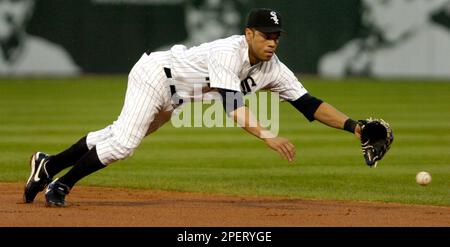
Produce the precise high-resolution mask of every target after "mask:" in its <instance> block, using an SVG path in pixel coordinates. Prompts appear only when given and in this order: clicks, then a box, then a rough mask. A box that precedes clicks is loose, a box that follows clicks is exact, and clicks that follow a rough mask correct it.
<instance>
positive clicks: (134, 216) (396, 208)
mask: <svg viewBox="0 0 450 247" xmlns="http://www.w3.org/2000/svg"><path fill="white" fill-rule="evenodd" d="M23 186H24V185H23V184H18V183H0V190H1V191H2V193H0V219H1V220H0V226H3V227H5V226H6V227H17V226H44V227H47V226H55V227H56V226H140V227H154V226H174V227H177V226H183V227H184V226H185V227H195V226H301V227H304V226H306V227H308V226H322V227H328V226H338V227H342V226H343V227H346V226H426V227H427V226H444V227H448V226H450V207H440V206H425V205H404V204H397V203H374V202H353V201H324V200H303V199H287V198H273V197H244V196H228V195H216V194H202V193H187V192H167V191H154V190H141V189H120V188H102V187H86V186H77V187H75V188H74V189H73V191H71V194H69V195H68V197H67V198H66V199H67V201H68V204H69V206H68V207H65V208H48V207H45V200H44V195H43V193H40V194H39V195H38V196H37V198H36V200H35V202H34V203H32V204H24V203H23V202H22V192H23Z"/></svg>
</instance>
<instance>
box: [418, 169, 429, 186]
mask: <svg viewBox="0 0 450 247" xmlns="http://www.w3.org/2000/svg"><path fill="white" fill-rule="evenodd" d="M416 182H417V183H418V184H420V185H423V186H425V185H427V184H429V183H430V182H431V175H430V174H429V173H428V172H424V171H422V172H419V173H417V175H416Z"/></svg>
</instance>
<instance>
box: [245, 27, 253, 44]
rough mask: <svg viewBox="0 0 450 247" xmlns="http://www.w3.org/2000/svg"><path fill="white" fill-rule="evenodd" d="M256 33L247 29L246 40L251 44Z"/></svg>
mask: <svg viewBox="0 0 450 247" xmlns="http://www.w3.org/2000/svg"><path fill="white" fill-rule="evenodd" d="M253 35H254V32H253V30H252V29H250V28H248V27H247V28H245V39H246V40H247V42H249V41H250V40H251V39H252V38H253Z"/></svg>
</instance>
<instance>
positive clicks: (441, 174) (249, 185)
mask: <svg viewBox="0 0 450 247" xmlns="http://www.w3.org/2000/svg"><path fill="white" fill-rule="evenodd" d="M301 79H302V82H303V84H304V85H305V87H306V88H307V89H308V90H309V91H310V92H311V93H312V94H313V95H316V96H318V97H320V98H322V99H324V100H326V101H327V102H329V103H331V104H332V105H334V106H335V107H337V108H338V109H340V110H342V111H343V112H345V113H347V114H349V115H350V116H351V117H352V118H354V119H362V118H366V117H369V116H373V117H382V118H383V119H385V120H387V121H388V122H390V123H391V126H392V127H393V129H394V134H395V140H394V143H393V145H392V148H391V150H390V151H389V153H388V154H387V155H386V157H385V159H384V160H382V161H381V162H380V163H379V167H378V168H375V169H370V168H369V167H367V166H366V165H365V164H364V163H363V157H362V154H361V152H360V150H359V144H358V142H357V139H356V138H354V137H353V136H352V135H350V134H348V133H347V132H344V131H339V130H335V129H331V128H328V127H325V126H323V125H321V124H320V123H317V122H313V123H309V122H307V120H306V119H305V118H304V117H303V116H302V115H300V114H299V113H297V112H296V110H295V109H294V108H293V107H291V106H290V105H289V104H281V106H280V112H281V116H280V135H281V136H283V137H287V138H289V139H290V140H291V141H292V142H293V143H294V144H295V145H296V147H297V160H296V161H295V162H294V163H288V162H286V161H283V160H281V159H280V158H279V156H278V154H276V153H275V152H273V151H271V150H269V149H268V148H266V147H265V145H264V143H262V142H261V141H259V140H257V139H256V138H254V137H252V136H250V135H248V134H246V133H245V131H243V130H242V129H239V128H174V127H172V126H171V124H170V123H169V124H167V125H166V126H164V127H163V128H161V129H160V130H159V131H158V132H156V133H154V134H153V135H151V136H150V137H148V138H146V139H145V140H144V141H143V142H142V144H141V146H140V147H139V149H138V150H136V152H135V154H134V156H132V157H130V158H128V159H126V160H124V161H120V162H117V163H114V164H112V165H111V166H110V167H108V168H106V169H103V170H101V171H99V172H97V173H95V174H93V175H91V176H89V177H87V178H85V179H83V180H82V181H81V182H80V184H83V185H94V186H112V187H132V188H148V189H162V190H171V191H196V192H212V193H225V194H239V195H264V196H285V197H290V198H311V199H337V200H363V201H384V202H400V203H410V204H431V205H446V206H449V205H450V83H444V82H438V81H411V82H410V81H406V80H404V81H392V80H385V81H380V80H369V79H349V80H346V81H339V82H337V81H326V80H322V79H318V78H315V77H305V78H301ZM125 88H126V76H111V77H100V76H98V77H97V76H93V77H84V78H79V79H27V80H26V79H14V80H13V79H9V80H7V79H2V80H0V181H8V182H22V183H23V182H25V180H26V179H27V177H28V175H29V168H28V158H29V156H30V154H31V153H32V152H33V151H36V150H41V151H45V152H49V153H56V152H59V151H61V150H62V149H64V148H66V147H67V146H69V145H71V144H72V143H73V142H75V141H77V140H78V139H79V138H80V137H81V136H83V135H85V134H86V133H88V132H89V131H91V130H97V129H101V128H103V127H105V126H106V125H107V124H110V123H111V122H112V121H114V120H115V118H116V117H117V115H118V114H119V112H120V109H121V106H122V102H123V96H124V90H125ZM422 170H425V171H428V172H430V173H431V174H432V176H433V181H432V183H431V184H430V185H428V186H425V187H422V186H419V185H417V184H416V183H415V175H416V173H417V172H419V171H422Z"/></svg>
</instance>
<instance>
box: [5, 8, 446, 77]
mask: <svg viewBox="0 0 450 247" xmlns="http://www.w3.org/2000/svg"><path fill="white" fill-rule="evenodd" d="M253 7H269V8H275V9H277V10H279V11H280V12H281V14H282V17H283V22H284V29H285V30H286V31H287V34H286V35H283V37H282V40H281V45H280V48H279V52H278V56H279V57H280V58H281V60H282V61H283V62H284V63H285V64H286V65H287V66H288V67H290V68H291V69H292V70H293V71H294V72H296V73H302V74H319V75H321V76H324V77H345V76H367V77H410V78H418V77H423V78H444V79H450V1H449V0H345V1H331V0H283V1H268V0H165V1H162V0H0V43H1V51H0V76H1V77H9V76H21V75H46V76H48V75H62V76H73V75H80V74H126V73H128V72H129V70H130V69H131V67H132V66H133V64H134V63H135V62H136V61H137V59H138V58H139V57H140V56H141V54H142V53H143V52H145V51H146V50H165V49H169V48H170V46H171V45H173V44H176V43H182V44H185V45H187V46H193V45H197V44H200V43H202V42H206V41H211V40H214V39H217V38H221V37H226V36H229V35H232V34H241V33H242V32H243V29H244V26H245V20H246V14H247V12H248V11H249V10H250V9H251V8H253Z"/></svg>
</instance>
